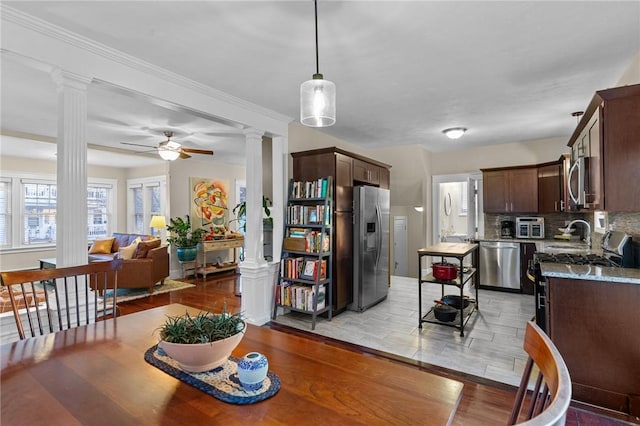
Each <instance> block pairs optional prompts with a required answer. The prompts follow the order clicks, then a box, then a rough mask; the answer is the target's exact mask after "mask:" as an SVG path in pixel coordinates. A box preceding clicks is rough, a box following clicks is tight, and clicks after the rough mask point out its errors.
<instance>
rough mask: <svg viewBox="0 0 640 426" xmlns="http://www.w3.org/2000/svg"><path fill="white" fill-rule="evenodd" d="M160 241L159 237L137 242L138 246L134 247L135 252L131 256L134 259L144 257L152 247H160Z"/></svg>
mask: <svg viewBox="0 0 640 426" xmlns="http://www.w3.org/2000/svg"><path fill="white" fill-rule="evenodd" d="M161 243H162V241H161V240H160V238H155V239H153V240H147V241H141V242H140V243H138V248H137V249H136V254H135V256H134V257H133V258H134V259H144V258H145V257H147V253H149V251H151V250H153V249H154V248H158V247H160V244H161Z"/></svg>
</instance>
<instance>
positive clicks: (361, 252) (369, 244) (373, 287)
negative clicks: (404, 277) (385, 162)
mask: <svg viewBox="0 0 640 426" xmlns="http://www.w3.org/2000/svg"><path fill="white" fill-rule="evenodd" d="M353 216H354V226H353V303H352V304H351V305H350V306H349V309H351V310H353V311H358V312H362V311H364V310H366V309H367V308H369V307H371V306H373V305H375V304H376V303H378V302H380V301H382V300H384V299H386V297H387V293H388V291H389V190H388V189H381V188H376V187H374V186H356V187H354V188H353Z"/></svg>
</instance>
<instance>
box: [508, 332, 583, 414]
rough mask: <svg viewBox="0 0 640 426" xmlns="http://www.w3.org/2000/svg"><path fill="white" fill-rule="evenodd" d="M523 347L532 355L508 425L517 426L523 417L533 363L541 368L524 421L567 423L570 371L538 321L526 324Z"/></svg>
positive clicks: (526, 366) (523, 374)
mask: <svg viewBox="0 0 640 426" xmlns="http://www.w3.org/2000/svg"><path fill="white" fill-rule="evenodd" d="M524 350H525V351H526V352H527V354H528V355H529V358H528V360H527V364H526V365H525V369H524V371H523V373H522V379H521V381H520V387H519V388H518V392H517V393H516V400H515V402H514V404H513V409H512V411H511V416H510V418H509V422H508V423H507V424H508V425H514V424H516V423H517V422H518V421H519V420H521V417H523V416H522V414H521V413H522V408H523V406H524V405H525V400H526V399H527V393H528V392H527V389H528V388H529V383H530V381H531V378H532V373H533V371H534V368H533V367H534V366H535V367H537V369H538V370H539V372H538V376H537V378H536V382H535V385H534V387H533V391H531V392H529V394H530V396H529V407H528V409H527V410H525V415H524V420H525V422H524V423H517V424H523V425H529V426H551V425H564V424H565V420H566V415H567V410H568V408H569V403H570V402H571V377H570V376H569V370H568V369H567V366H566V364H565V362H564V360H563V359H562V356H561V355H560V352H559V351H558V349H557V348H556V347H555V345H554V344H553V342H552V341H551V339H550V338H549V336H547V335H546V334H545V333H544V332H543V331H542V330H541V329H540V327H538V326H537V325H536V324H535V323H533V322H531V321H529V322H528V323H527V327H526V331H525V338H524Z"/></svg>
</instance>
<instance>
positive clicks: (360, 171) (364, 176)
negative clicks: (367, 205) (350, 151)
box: [353, 159, 380, 186]
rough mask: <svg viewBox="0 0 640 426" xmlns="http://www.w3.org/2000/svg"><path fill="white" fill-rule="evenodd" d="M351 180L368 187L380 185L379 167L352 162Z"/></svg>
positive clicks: (359, 161)
mask: <svg viewBox="0 0 640 426" xmlns="http://www.w3.org/2000/svg"><path fill="white" fill-rule="evenodd" d="M353 180H354V181H356V182H361V183H365V184H368V185H374V186H378V185H379V184H380V167H378V166H376V165H375V164H371V163H369V162H366V161H362V160H356V159H354V160H353Z"/></svg>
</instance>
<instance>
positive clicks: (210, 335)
mask: <svg viewBox="0 0 640 426" xmlns="http://www.w3.org/2000/svg"><path fill="white" fill-rule="evenodd" d="M246 329H247V324H246V322H245V321H244V320H243V318H242V315H241V314H240V313H236V314H229V313H227V312H226V306H225V308H224V309H223V311H222V312H221V313H219V314H216V313H212V312H200V313H198V314H197V315H190V314H189V313H188V312H185V313H184V314H182V315H178V316H172V317H167V320H166V321H165V323H164V324H163V325H162V326H161V327H159V329H158V330H159V336H160V342H159V343H158V346H159V347H160V348H161V349H162V350H164V352H165V353H166V354H167V355H168V356H170V357H171V358H173V359H174V360H175V361H176V362H177V363H178V364H179V366H180V368H181V369H183V370H184V371H188V372H192V373H200V372H204V371H209V370H213V369H215V368H217V367H219V366H221V365H222V364H224V363H225V362H226V361H227V360H228V359H229V356H230V355H231V352H233V350H234V349H235V348H236V346H238V344H239V343H240V341H241V340H242V338H243V337H244V333H245V331H246Z"/></svg>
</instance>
